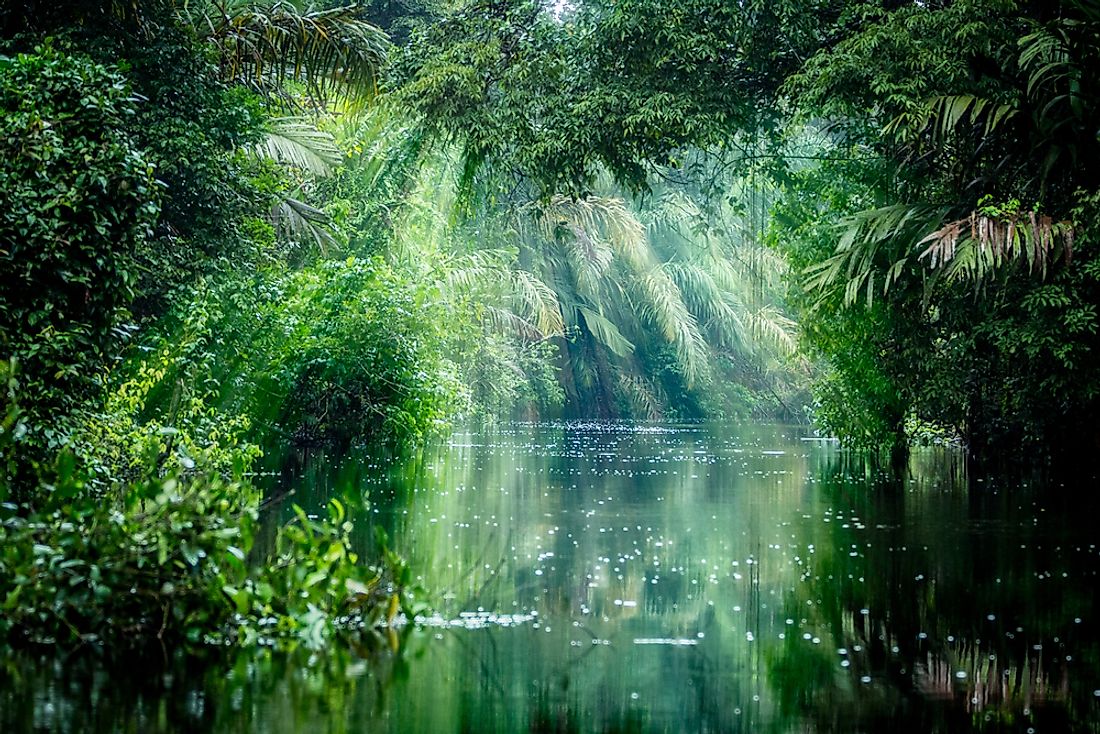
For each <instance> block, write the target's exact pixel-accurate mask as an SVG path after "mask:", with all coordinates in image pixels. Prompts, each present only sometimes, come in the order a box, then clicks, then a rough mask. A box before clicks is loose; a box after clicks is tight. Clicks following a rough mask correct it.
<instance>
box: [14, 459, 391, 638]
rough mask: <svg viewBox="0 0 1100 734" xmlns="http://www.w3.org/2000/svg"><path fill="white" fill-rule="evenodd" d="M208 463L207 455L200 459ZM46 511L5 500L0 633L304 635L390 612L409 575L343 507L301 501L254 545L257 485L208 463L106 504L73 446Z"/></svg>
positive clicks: (145, 483)
mask: <svg viewBox="0 0 1100 734" xmlns="http://www.w3.org/2000/svg"><path fill="white" fill-rule="evenodd" d="M200 461H201V459H200ZM41 490H42V491H41V492H40V493H38V496H39V500H40V501H39V503H38V506H37V507H36V508H35V509H34V510H30V509H29V508H27V507H25V506H22V507H21V506H18V505H14V504H10V503H5V504H4V505H2V506H0V610H2V611H3V614H2V615H0V639H4V638H7V639H9V640H12V641H25V642H33V643H45V644H53V643H75V642H91V641H112V642H117V643H126V642H129V643H136V642H140V641H142V640H147V639H151V638H153V637H156V638H157V639H160V640H164V641H167V642H172V641H176V642H183V641H190V642H200V641H206V642H222V641H228V642H235V643H240V644H255V643H274V642H277V641H279V640H284V641H299V642H302V643H304V644H306V645H307V646H310V647H314V648H317V647H320V646H321V645H322V644H323V642H324V641H325V640H326V639H328V638H330V637H331V636H332V634H333V633H334V632H335V631H336V630H337V629H339V628H346V627H362V626H373V625H375V624H378V623H383V622H388V621H389V620H391V619H392V617H393V614H394V613H395V612H396V609H397V608H398V606H399V602H400V601H401V599H402V596H403V591H402V589H401V588H399V587H398V585H397V584H396V583H395V574H394V573H393V571H396V575H397V577H398V578H407V576H408V573H407V571H404V569H403V566H402V565H401V564H400V563H397V562H395V561H394V560H393V559H392V558H390V557H388V556H387V558H389V559H390V561H391V565H390V567H389V568H386V569H383V568H371V567H368V566H366V565H364V564H362V563H360V560H359V557H358V555H357V554H356V553H355V552H354V551H353V550H352V546H351V542H350V539H349V538H350V533H351V531H352V525H351V523H350V522H347V520H346V516H345V512H344V508H343V507H342V506H341V505H340V504H339V503H338V502H333V503H332V506H331V515H330V517H329V518H327V519H322V520H313V519H310V518H308V517H306V515H305V514H304V513H302V512H301V511H300V510H299V511H298V518H297V519H296V520H295V521H294V522H293V523H291V524H289V525H287V526H285V527H283V528H281V529H280V530H279V531H278V532H277V534H276V537H275V541H274V547H273V549H269V550H268V551H267V552H264V551H263V549H261V548H259V547H258V545H257V544H255V542H254V539H255V538H256V536H257V534H258V531H259V529H260V519H259V515H258V512H257V509H256V508H257V504H258V503H257V499H258V498H257V493H256V492H255V490H253V489H251V488H250V487H249V486H247V485H245V484H243V483H241V482H240V481H239V480H236V481H227V480H225V479H223V478H222V477H221V476H220V475H219V474H218V473H216V472H212V471H209V470H200V471H197V472H195V473H192V474H190V475H188V476H183V475H179V474H170V475H168V476H166V477H156V476H149V477H145V478H143V479H141V480H138V481H135V482H132V483H130V484H127V485H123V486H119V487H117V488H116V489H115V491H114V492H112V493H111V495H110V496H109V498H108V499H107V500H106V501H105V499H104V498H103V497H100V496H98V495H97V493H94V492H89V491H87V486H86V481H85V478H84V477H83V476H82V473H81V470H80V468H79V465H78V464H77V462H76V460H75V457H74V456H73V455H72V454H71V453H64V454H62V455H61V457H60V458H59V460H58V462H57V464H56V466H55V467H54V473H53V475H52V478H51V479H50V481H48V482H45V483H44V484H43V485H42V487H41Z"/></svg>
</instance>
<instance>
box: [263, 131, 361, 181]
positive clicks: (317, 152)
mask: <svg viewBox="0 0 1100 734" xmlns="http://www.w3.org/2000/svg"><path fill="white" fill-rule="evenodd" d="M254 152H255V153H256V154H257V155H261V156H265V157H267V158H271V159H272V160H275V161H278V162H279V163H284V164H287V165H291V166H294V167H295V168H300V169H302V170H303V171H308V172H309V173H312V174H314V175H316V176H327V175H329V174H330V173H332V171H333V169H335V168H336V166H338V165H340V162H341V158H342V155H341V153H340V149H339V148H338V147H337V145H336V139H335V138H334V137H332V135H330V134H328V133H326V132H324V131H322V130H318V129H317V127H316V125H314V124H313V123H312V122H311V121H310V120H309V119H308V118H305V117H276V118H273V119H272V120H271V121H270V122H269V126H268V129H267V132H266V134H265V135H264V138H263V140H262V141H260V143H258V144H257V145H256V147H255V148H254Z"/></svg>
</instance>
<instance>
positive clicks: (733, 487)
mask: <svg viewBox="0 0 1100 734" xmlns="http://www.w3.org/2000/svg"><path fill="white" fill-rule="evenodd" d="M289 482H290V484H291V486H293V487H294V489H295V494H294V495H293V496H292V497H291V498H290V499H289V500H288V502H287V503H284V505H283V506H282V507H281V508H280V509H279V510H278V511H279V512H282V511H286V512H289V508H288V507H287V506H286V505H287V504H288V503H289V502H296V503H298V504H301V505H302V506H303V507H306V508H307V509H308V510H310V511H318V512H319V511H321V508H323V507H324V505H325V503H326V502H327V501H328V499H329V498H330V497H345V496H349V495H350V496H365V497H367V498H368V501H369V504H368V505H367V506H366V507H361V508H360V509H359V511H358V518H357V523H358V525H357V532H358V533H360V535H361V540H362V543H363V544H364V546H365V547H366V546H368V545H369V543H370V542H371V541H370V540H369V539H370V538H372V537H373V536H374V534H375V532H376V531H375V528H382V529H384V530H385V531H386V532H387V533H388V534H389V536H390V537H391V538H393V539H394V540H393V546H394V547H395V548H396V549H397V550H398V551H400V552H401V553H402V554H403V555H404V556H405V557H406V558H407V559H408V561H409V563H410V565H411V566H412V567H413V569H414V574H415V575H417V576H418V583H419V584H420V585H421V586H422V587H423V588H424V589H425V590H426V591H425V599H426V601H428V602H429V603H430V604H431V606H432V608H433V609H434V610H435V613H434V614H432V615H430V616H428V617H427V618H426V619H424V620H422V623H421V624H418V625H410V626H409V627H407V628H406V629H404V630H402V631H401V632H400V633H398V634H395V635H393V636H392V638H390V639H386V638H384V637H380V638H379V640H378V642H377V644H375V645H369V646H368V647H369V648H370V649H365V648H362V647H360V648H349V647H348V646H347V645H346V644H344V645H337V646H334V647H333V649H331V650H328V651H326V652H325V653H323V654H310V653H308V652H304V651H299V652H297V653H293V654H284V653H274V652H271V651H260V652H249V653H222V652H220V651H207V652H206V653H204V654H203V655H201V656H196V655H194V654H192V655H186V656H184V655H181V654H174V655H173V654H169V653H164V654H162V655H156V654H154V655H148V654H147V655H145V656H144V657H143V658H141V659H137V660H126V661H112V662H111V663H106V662H104V660H103V659H102V657H101V656H97V655H94V654H92V653H89V652H81V653H77V654H72V655H69V656H67V657H59V656H57V655H41V656H28V655H25V654H24V655H21V656H18V657H15V658H10V659H7V660H4V661H2V662H0V731H3V732H22V731H43V732H46V731H59V732H68V731H74V732H75V731H103V732H108V731H111V732H114V731H120V732H148V731H170V730H171V731H195V732H206V731H258V732H375V731H378V732H391V731H392V732H433V733H434V732H439V733H441V734H446V733H449V732H574V731H576V732H804V731H867V732H877V731H895V732H896V731H905V732H908V731H913V732H927V731H944V732H960V731H972V730H973V731H1020V732H1032V731H1034V732H1071V731H1100V626H1098V619H1097V609H1098V606H1097V582H1098V581H1100V579H1098V576H1097V574H1098V571H1100V524H1098V523H1097V518H1098V514H1097V509H1100V504H1098V503H1097V502H1096V500H1095V499H1094V495H1096V494H1097V492H1096V490H1097V487H1096V486H1095V484H1094V483H1082V484H1078V485H1069V486H1064V487H1061V486H1059V487H1047V488H1043V489H1044V490H1045V491H1038V488H1031V487H1027V486H1020V485H1018V484H1017V485H1014V486H1006V485H999V484H996V483H994V482H990V481H986V482H978V481H976V480H975V481H973V482H971V483H969V486H968V481H967V479H966V477H965V476H964V473H963V470H962V466H961V462H960V457H959V456H958V455H957V453H955V452H952V451H951V450H948V449H939V450H936V449H922V450H919V451H917V452H916V453H915V455H914V457H913V460H912V463H911V467H910V475H909V476H908V477H907V478H905V479H903V480H901V481H887V480H885V479H882V478H881V477H879V476H878V475H876V474H875V472H873V471H871V470H869V469H865V468H864V467H862V466H860V465H859V464H857V463H854V462H852V461H851V460H850V459H847V458H846V456H845V455H844V454H843V452H840V451H839V450H838V449H836V448H835V446H833V445H832V444H830V443H828V442H824V441H821V440H818V439H815V438H814V437H813V436H812V435H810V434H809V433H807V431H806V430H805V429H802V428H790V427H782V426H761V425H744V426H732V427H722V428H703V427H695V426H688V427H685V426H657V425H638V424H595V423H589V424H559V425H532V426H526V425H525V426H512V427H507V428H504V429H500V430H495V431H491V432H471V433H461V434H457V435H455V436H454V437H452V439H451V440H450V441H449V442H448V443H446V444H444V445H443V446H442V447H441V448H439V449H438V450H437V451H429V452H427V453H426V454H425V455H424V456H422V457H420V458H419V459H417V460H414V461H409V462H407V463H404V464H402V465H401V466H399V467H396V468H391V469H388V470H382V469H380V468H379V467H378V466H375V465H373V463H372V462H371V461H370V460H369V459H360V460H354V461H345V462H343V463H342V466H339V467H338V466H336V465H335V464H334V463H333V462H330V461H326V460H325V459H324V458H323V457H310V458H307V459H306V460H305V461H304V462H303V463H302V464H301V466H300V467H299V468H298V469H296V470H294V472H293V476H292V478H291V479H290V480H289Z"/></svg>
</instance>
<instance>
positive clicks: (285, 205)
mask: <svg viewBox="0 0 1100 734" xmlns="http://www.w3.org/2000/svg"><path fill="white" fill-rule="evenodd" d="M268 216H269V218H270V219H271V223H272V224H273V225H274V227H275V231H276V232H278V233H279V234H280V236H282V237H284V238H285V239H288V240H292V241H295V242H301V243H305V242H313V243H314V244H316V245H317V247H318V248H319V249H320V250H321V253H322V254H327V253H328V248H330V247H333V246H335V245H336V244H337V242H336V238H335V237H334V236H333V234H332V230H331V222H332V220H331V219H330V218H329V216H328V215H327V214H325V212H323V211H321V210H320V209H318V208H316V207H314V206H310V205H309V204H307V203H305V202H304V201H301V200H300V199H295V198H294V197H291V196H280V197H279V199H278V201H277V202H276V203H275V206H274V207H272V208H271V211H270V212H269V214H268Z"/></svg>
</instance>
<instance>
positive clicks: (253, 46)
mask: <svg viewBox="0 0 1100 734" xmlns="http://www.w3.org/2000/svg"><path fill="white" fill-rule="evenodd" d="M363 13H364V10H363V8H362V7H360V6H358V5H347V6H343V7H339V8H332V9H330V10H305V11H303V10H301V9H299V8H298V7H297V6H296V5H295V4H293V3H290V2H282V1H279V2H273V3H265V2H225V1H222V2H213V3H209V4H205V5H204V7H203V11H201V12H200V13H199V17H197V18H196V17H193V18H192V19H191V20H192V23H193V25H195V27H196V28H199V29H202V30H204V31H205V32H206V35H207V38H208V39H209V40H210V41H211V42H212V43H213V44H214V45H215V46H216V47H217V49H218V53H219V56H220V63H221V69H222V73H223V75H224V76H225V77H226V78H227V79H232V80H234V81H237V82H242V83H246V84H249V85H251V86H253V87H254V88H256V89H259V90H261V91H264V92H272V91H274V90H276V89H278V87H279V85H280V84H281V83H282V81H284V80H287V79H294V80H298V81H302V82H304V83H305V84H306V85H307V87H308V88H309V89H310V91H311V92H312V93H313V94H315V95H316V96H317V97H319V98H321V99H332V98H337V97H341V96H344V97H349V96H350V97H364V98H366V97H371V96H373V95H374V94H375V92H376V89H377V78H378V72H379V69H380V68H381V65H382V61H383V59H384V57H385V54H386V48H387V45H388V39H387V37H386V34H385V33H384V32H383V31H382V30H381V29H380V28H378V27H377V26H375V25H373V24H371V23H369V22H367V20H366V19H365V18H364V15H363Z"/></svg>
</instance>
